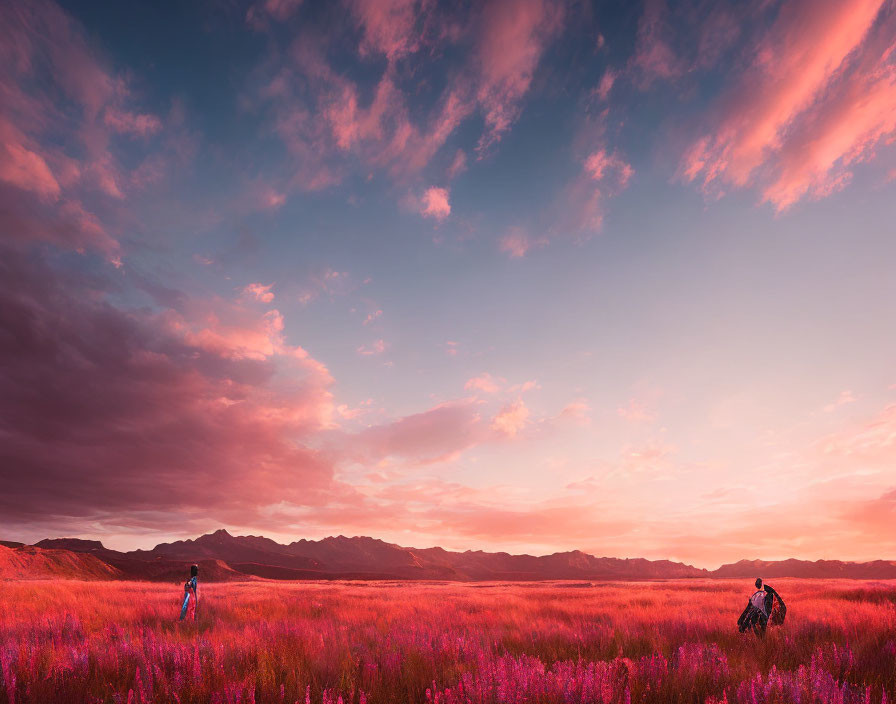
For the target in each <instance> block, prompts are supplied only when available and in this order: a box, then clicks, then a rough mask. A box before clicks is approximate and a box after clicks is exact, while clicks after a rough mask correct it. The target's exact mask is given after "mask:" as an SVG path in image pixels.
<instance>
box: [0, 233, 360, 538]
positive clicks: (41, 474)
mask: <svg viewBox="0 0 896 704" xmlns="http://www.w3.org/2000/svg"><path fill="white" fill-rule="evenodd" d="M0 277H2V279H3V281H4V283H5V286H4V287H3V292H2V293H0V299H2V300H0V324H2V327H3V329H4V330H6V331H7V332H9V333H10V334H9V335H5V336H3V337H2V341H0V361H2V363H0V370H2V371H0V398H2V404H3V414H2V418H3V420H2V421H0V426H2V434H3V437H4V452H3V454H4V461H3V462H2V463H0V480H2V482H3V487H4V489H3V492H2V493H0V514H2V515H3V517H4V521H5V522H9V521H15V522H18V523H19V524H27V523H32V522H41V521H47V520H49V519H53V518H57V519H58V520H69V519H72V520H79V521H80V522H81V523H83V521H85V520H88V521H93V522H96V523H97V524H102V523H103V522H105V521H111V522H113V523H114V524H115V526H117V527H119V528H120V527H121V526H123V525H128V524H135V525H158V522H159V520H160V519H162V518H164V519H165V520H168V519H171V520H177V519H179V518H180V519H184V520H188V519H189V518H191V517H197V516H201V517H205V519H206V520H208V519H211V520H214V521H225V520H227V519H231V520H233V521H234V522H236V521H243V520H250V521H251V520H253V519H254V518H256V517H259V516H260V511H261V508H262V507H264V506H267V505H268V504H270V503H271V497H272V496H277V497H278V500H283V501H286V502H292V503H294V504H296V505H309V504H316V503H317V504H321V503H327V502H328V501H331V500H335V499H336V498H337V497H347V496H350V495H351V494H352V491H351V490H349V489H347V488H346V487H344V486H342V485H339V484H338V482H335V481H334V479H333V468H332V466H331V464H329V463H328V461H327V460H326V459H325V458H324V457H323V456H322V455H321V454H320V453H318V452H317V451H315V450H312V449H310V448H309V447H307V446H306V445H305V444H304V443H305V442H306V441H308V440H309V439H310V437H311V434H312V433H315V432H318V431H319V430H320V429H321V428H325V427H328V426H329V425H330V414H331V411H332V397H331V394H330V391H329V386H330V384H331V382H332V379H331V378H330V376H329V374H328V373H327V372H326V368H325V367H323V365H321V364H320V363H318V362H317V361H316V360H314V359H313V358H311V357H310V356H308V355H307V353H306V355H305V356H304V357H301V356H300V355H297V354H294V353H293V352H294V350H292V349H289V350H288V349H286V348H284V352H288V354H284V355H283V356H274V357H271V356H267V355H264V356H263V357H261V356H259V357H256V356H254V355H248V356H247V355H244V354H242V347H238V348H237V349H233V348H228V347H226V345H225V344H224V341H223V340H222V341H220V344H214V345H209V344H205V340H204V339H203V338H202V337H201V336H199V337H198V339H194V338H193V335H191V334H189V332H188V331H189V329H194V328H199V327H201V326H202V323H197V324H193V323H192V321H189V320H184V328H186V329H178V328H177V327H173V326H172V324H171V318H172V315H171V313H167V314H160V315H154V314H149V313H147V312H146V311H145V310H139V309H137V310H123V309H118V308H116V307H115V306H113V305H111V304H110V303H109V302H107V301H105V300H104V298H103V297H102V295H101V294H102V292H101V291H98V290H97V287H98V285H100V284H101V283H102V282H99V281H98V280H97V278H96V277H95V276H94V277H91V278H90V279H84V280H81V279H79V278H78V277H77V275H75V274H73V273H72V272H67V273H66V274H65V275H64V276H61V275H59V273H58V272H56V271H54V270H52V269H49V268H47V267H46V266H45V265H43V264H40V263H38V262H35V261H34V260H31V259H25V258H23V257H22V256H20V255H17V254H15V253H13V252H10V251H8V250H7V251H4V252H3V256H0ZM98 294H99V295H98ZM222 315H223V313H222ZM237 344H238V345H239V344H240V343H239V342H237ZM275 365H278V366H280V365H282V366H281V368H282V369H283V370H284V371H286V372H287V374H286V375H285V376H286V377H287V378H288V379H290V382H289V383H286V384H284V383H283V382H282V380H280V381H277V382H276V383H274V372H275ZM49 437H52V438H53V441H52V442H47V438H49ZM110 517H111V518H110Z"/></svg>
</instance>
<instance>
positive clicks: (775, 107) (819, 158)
mask: <svg viewBox="0 0 896 704" xmlns="http://www.w3.org/2000/svg"><path fill="white" fill-rule="evenodd" d="M882 4H883V2H882V0H860V1H858V2H853V3H822V4H820V3H815V2H811V1H810V0H789V1H788V2H786V3H785V4H784V5H783V7H782V8H781V10H780V12H779V13H778V16H777V19H776V20H775V23H774V25H773V26H772V27H771V29H770V30H769V31H768V32H767V33H766V35H765V36H763V37H762V39H761V40H760V41H759V44H758V46H757V47H756V50H755V52H754V58H753V60H752V62H751V63H750V64H749V65H748V66H747V68H746V69H745V70H744V72H743V73H742V75H740V76H738V77H737V78H735V79H734V80H733V81H732V88H731V90H730V92H729V94H728V96H727V99H726V102H725V103H723V104H722V105H721V107H720V111H719V112H720V114H719V116H718V117H717V118H716V119H714V122H715V123H716V124H717V125H718V127H717V128H716V129H714V130H712V131H711V132H709V133H708V134H706V135H704V136H703V137H701V138H700V139H698V140H697V141H695V142H694V143H693V144H692V146H691V147H690V149H689V150H688V152H687V153H686V154H685V156H684V159H683V162H682V166H681V172H682V174H683V176H684V177H685V178H686V179H688V180H691V181H695V180H698V179H699V180H700V181H701V182H702V185H703V188H704V189H705V190H707V191H708V190H710V189H715V190H719V189H721V188H723V187H724V185H725V184H728V185H731V186H735V187H746V186H751V185H754V184H756V183H759V184H760V185H761V187H762V197H763V200H765V201H767V202H770V203H772V204H773V205H774V206H775V208H776V209H777V210H779V211H780V210H785V209H787V208H788V207H790V206H791V205H793V204H794V203H795V202H797V201H798V200H799V199H800V198H802V197H804V196H806V195H809V196H811V197H814V198H820V197H824V196H825V195H828V194H829V193H831V192H833V191H835V190H838V189H839V188H841V187H843V185H845V183H847V182H848V180H849V178H850V176H851V174H850V172H849V171H848V170H847V168H846V167H848V166H849V165H850V164H853V163H858V162H861V161H865V160H869V159H871V158H873V156H874V153H873V149H874V147H875V145H876V144H877V143H878V142H879V141H880V140H881V139H883V138H884V137H886V136H887V135H889V134H892V133H893V132H894V129H896V120H894V118H893V113H894V107H896V74H894V70H893V68H892V66H891V65H888V64H887V62H888V60H889V56H890V52H891V50H892V47H891V39H892V31H893V26H894V25H893V20H892V17H889V18H886V19H885V20H883V21H881V22H880V23H878V26H877V27H876V28H875V29H874V31H872V28H873V26H874V22H875V19H876V18H877V17H878V14H879V11H880V8H881V6H882Z"/></svg>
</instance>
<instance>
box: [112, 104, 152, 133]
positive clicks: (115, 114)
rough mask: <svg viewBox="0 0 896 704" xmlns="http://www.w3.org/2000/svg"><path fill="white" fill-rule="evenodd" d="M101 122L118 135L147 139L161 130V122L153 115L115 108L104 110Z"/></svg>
mask: <svg viewBox="0 0 896 704" xmlns="http://www.w3.org/2000/svg"><path fill="white" fill-rule="evenodd" d="M103 121H104V122H105V124H106V125H107V126H108V127H111V128H112V129H113V130H115V131H116V132H118V133H120V134H129V135H134V136H136V137H148V136H150V135H152V134H155V133H156V132H158V131H159V130H160V129H162V122H161V120H159V118H158V117H156V116H155V115H149V114H138V113H134V112H128V111H127V110H121V109H119V108H115V107H109V108H106V111H105V114H104V115H103Z"/></svg>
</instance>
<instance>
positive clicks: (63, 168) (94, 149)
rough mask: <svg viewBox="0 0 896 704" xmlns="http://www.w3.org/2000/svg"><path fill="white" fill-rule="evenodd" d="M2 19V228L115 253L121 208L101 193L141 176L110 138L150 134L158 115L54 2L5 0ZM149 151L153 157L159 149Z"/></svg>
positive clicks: (120, 193)
mask: <svg viewBox="0 0 896 704" xmlns="http://www.w3.org/2000/svg"><path fill="white" fill-rule="evenodd" d="M0 26H3V28H4V30H3V31H4V36H3V41H2V42H0V44H2V47H0V62H2V63H3V64H4V66H6V67H8V69H9V70H7V71H5V72H3V75H2V76H0V93H2V95H3V102H4V113H3V116H2V118H0V201H2V208H0V210H2V211H3V218H4V223H3V225H4V228H5V229H6V230H7V231H9V232H10V235H11V236H12V237H15V238H16V239H19V240H39V241H44V242H52V243H53V244H55V245H57V246H60V247H66V248H69V249H73V250H77V251H86V250H88V249H92V250H96V251H99V252H101V253H102V254H104V255H105V256H106V257H107V259H109V260H110V261H113V260H117V259H118V258H119V257H120V253H119V251H118V250H119V246H118V243H117V241H116V237H115V234H114V232H115V231H116V229H119V228H120V227H121V223H122V222H123V221H124V220H126V219H127V214H126V213H125V212H123V211H122V209H120V208H117V207H115V206H114V205H112V204H111V203H110V202H109V201H108V198H112V199H115V200H118V201H124V200H125V199H126V197H127V195H128V190H129V188H131V187H132V185H136V184H139V185H141V186H143V185H145V184H146V183H147V180H146V178H145V175H146V174H145V173H144V174H137V172H136V171H135V173H134V176H133V178H132V176H131V174H130V173H129V170H128V168H126V167H125V166H124V165H123V161H124V160H122V159H120V158H119V155H118V154H117V153H116V152H115V150H114V147H115V140H114V137H115V136H116V135H118V134H122V133H124V134H132V135H135V136H148V135H150V134H153V133H156V132H159V131H160V130H161V121H160V120H159V119H158V118H157V117H155V116H153V115H150V114H148V113H146V112H144V111H140V110H139V109H137V108H136V106H135V105H134V103H135V100H134V96H133V95H132V94H131V91H130V89H129V85H128V81H127V79H126V78H124V77H122V76H120V75H118V74H116V73H115V72H114V71H113V70H112V69H111V68H110V67H108V66H107V65H106V64H105V63H104V62H103V61H102V60H101V59H100V58H99V57H98V54H97V52H95V51H94V50H93V48H92V47H91V46H90V45H89V43H88V41H87V38H86V34H85V32H84V30H83V28H82V27H81V26H80V25H79V24H78V23H77V22H76V21H74V20H73V19H72V18H71V17H70V16H69V15H68V14H66V13H65V12H64V11H63V10H62V9H61V8H60V7H59V6H58V5H56V4H55V3H52V2H48V1H46V0H35V1H34V2H30V3H28V4H27V5H26V6H19V7H12V6H9V7H7V6H2V7H0ZM156 147H158V145H156ZM135 148H136V149H140V148H142V147H141V145H137V146H136V147H131V150H130V152H129V154H128V156H129V158H134V157H135V156H136V157H139V156H140V154H139V152H138V153H136V154H135V153H134V149H135ZM157 151H159V152H161V151H163V150H157ZM154 156H155V158H156V160H157V161H158V159H159V158H161V153H159V154H156V155H154ZM146 158H147V159H151V158H153V155H148V156H147V157H146ZM156 167H158V164H156ZM156 170H157V171H158V170H159V169H158V168H156ZM12 189H16V191H18V193H16V192H14V191H13V190H12ZM22 192H24V197H23V193H22Z"/></svg>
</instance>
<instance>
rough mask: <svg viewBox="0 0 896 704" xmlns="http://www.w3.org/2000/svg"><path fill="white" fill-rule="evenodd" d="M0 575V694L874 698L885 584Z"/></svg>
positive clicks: (893, 597)
mask: <svg viewBox="0 0 896 704" xmlns="http://www.w3.org/2000/svg"><path fill="white" fill-rule="evenodd" d="M751 586H752V585H751V584H749V583H740V582H709V581H706V582H703V581H700V582H693V581H689V582H683V581H682V582H668V583H648V584H620V583H615V584H594V585H593V586H592V585H590V584H579V585H570V584H563V583H556V584H512V585H505V584H472V585H462V584H421V583H351V584H334V583H326V584H323V583H251V584H213V585H205V586H202V587H201V589H200V597H201V601H200V612H199V618H198V621H197V622H196V623H178V622H177V621H176V618H177V616H178V613H179V603H180V599H181V596H182V590H181V589H180V588H179V587H178V586H177V585H171V586H167V585H159V584H144V583H120V582H119V583H112V582H103V583H85V582H52V581H50V582H8V583H0V603H2V605H3V607H4V608H3V609H2V611H0V673H2V676H0V702H3V703H5V702H9V703H10V704H13V703H14V704H23V703H26V702H41V703H44V702H47V703H49V702H60V703H67V702H79V703H81V702H122V703H123V704H124V703H131V702H137V703H143V702H181V703H182V704H187V703H188V702H190V703H198V702H221V703H225V702H226V703H231V702H288V703H289V704H292V703H293V702H296V701H298V702H300V703H301V702H306V701H310V702H321V701H322V702H332V703H334V704H335V703H336V702H338V700H339V699H340V698H341V699H342V701H343V702H344V703H345V704H348V702H365V701H366V702H370V703H371V704H374V703H375V702H427V701H433V702H440V703H444V704H453V703H455V702H475V703H477V704H479V703H482V704H485V703H488V702H581V703H585V702H619V703H620V704H621V703H624V702H639V701H644V702H700V703H703V702H713V703H714V702H724V701H727V702H748V703H749V704H759V703H761V702H803V703H805V702H845V703H846V704H850V703H852V702H857V703H858V702H862V703H866V702H873V703H874V704H877V703H878V702H881V701H885V702H886V701H890V702H892V700H893V697H894V695H896V586H894V585H893V584H892V583H889V584H886V583H876V584H875V583H870V582H821V581H819V582H814V581H797V580H777V581H775V583H774V586H776V587H777V588H778V589H779V591H780V592H781V593H782V596H783V597H784V598H785V600H786V601H787V604H788V614H787V623H786V624H785V626H784V627H783V628H777V629H773V630H770V631H769V633H768V636H767V638H766V639H765V640H758V639H757V638H756V637H754V636H753V635H741V634H739V633H738V632H737V629H736V628H735V621H736V619H737V616H738V615H739V614H740V611H741V609H742V608H743V605H744V603H745V602H746V598H747V596H748V595H749V593H750V592H751Z"/></svg>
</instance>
